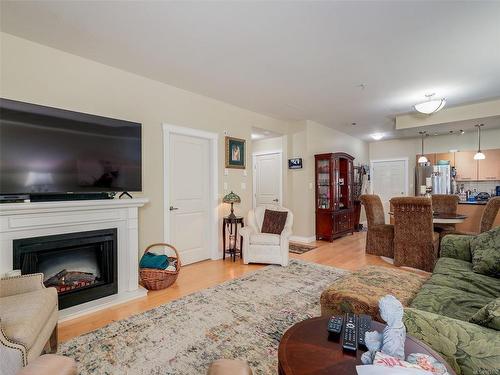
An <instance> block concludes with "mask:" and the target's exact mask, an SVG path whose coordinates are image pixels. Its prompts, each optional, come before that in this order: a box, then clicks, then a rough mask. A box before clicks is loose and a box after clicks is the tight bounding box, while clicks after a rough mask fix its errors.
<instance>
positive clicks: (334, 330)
mask: <svg viewBox="0 0 500 375" xmlns="http://www.w3.org/2000/svg"><path fill="white" fill-rule="evenodd" d="M343 321H344V319H342V317H341V316H332V317H331V318H330V320H329V321H328V332H330V333H331V334H332V335H334V336H340V333H341V332H342V323H343Z"/></svg>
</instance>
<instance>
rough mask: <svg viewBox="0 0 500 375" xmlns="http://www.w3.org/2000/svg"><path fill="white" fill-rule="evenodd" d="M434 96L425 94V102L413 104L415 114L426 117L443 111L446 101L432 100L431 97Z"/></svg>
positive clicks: (443, 99)
mask: <svg viewBox="0 0 500 375" xmlns="http://www.w3.org/2000/svg"><path fill="white" fill-rule="evenodd" d="M434 95H436V94H434V93H433V94H427V95H425V97H426V98H427V101H425V102H422V103H418V104H415V105H414V106H413V107H414V108H415V110H416V111H417V112H420V113H424V114H426V115H430V114H433V113H436V112H437V111H440V110H441V109H443V107H444V106H445V104H446V99H445V98H441V99H432V97H433V96H434Z"/></svg>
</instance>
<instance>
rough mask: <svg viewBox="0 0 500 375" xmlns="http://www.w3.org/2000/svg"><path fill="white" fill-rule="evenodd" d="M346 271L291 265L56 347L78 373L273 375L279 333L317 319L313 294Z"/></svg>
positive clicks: (316, 299) (271, 268) (263, 271)
mask: <svg viewBox="0 0 500 375" xmlns="http://www.w3.org/2000/svg"><path fill="white" fill-rule="evenodd" d="M345 273H346V271H342V270H339V269H336V268H332V267H327V266H322V265H318V264H314V263H307V262H303V261H298V260H291V261H290V265H289V266H288V267H279V266H268V267H265V268H263V269H261V270H258V271H256V272H252V273H250V274H247V275H245V276H243V277H241V278H239V279H236V280H232V281H228V282H226V283H224V284H220V285H218V286H216V287H213V288H209V289H205V290H203V291H201V292H197V293H194V294H191V295H188V296H186V297H183V298H180V299H178V300H175V301H173V302H171V303H168V304H165V305H162V306H160V307H157V308H155V309H153V310H150V311H147V312H145V313H142V314H139V315H135V316H132V317H130V318H129V319H125V320H121V321H117V322H114V323H111V324H110V325H108V326H106V327H103V328H101V329H98V330H96V331H94V332H91V333H88V334H86V335H83V336H79V337H76V338H74V339H73V340H70V341H68V342H66V343H63V344H62V345H60V348H59V354H63V355H66V356H69V357H73V358H74V359H75V360H76V361H77V362H78V369H79V374H80V375H86V374H120V375H122V374H128V375H135V374H148V375H150V374H158V375H159V374H162V375H166V374H169V375H174V374H175V375H180V374H186V375H195V374H205V373H206V371H207V368H208V366H209V365H210V363H211V362H213V361H214V360H215V359H219V358H241V359H245V360H247V361H248V362H249V364H250V366H251V367H252V369H253V371H254V374H255V375H269V374H276V373H277V365H278V359H277V351H278V344H279V341H280V338H281V336H282V334H283V333H284V332H285V331H286V330H287V328H288V327H290V326H292V325H293V324H295V323H296V322H299V321H301V320H304V319H306V318H309V317H312V316H318V315H319V313H320V307H319V297H320V295H321V292H322V291H323V290H324V289H325V288H326V287H327V286H329V285H330V284H331V283H333V282H334V281H335V280H336V279H338V278H340V277H342V275H344V274H345Z"/></svg>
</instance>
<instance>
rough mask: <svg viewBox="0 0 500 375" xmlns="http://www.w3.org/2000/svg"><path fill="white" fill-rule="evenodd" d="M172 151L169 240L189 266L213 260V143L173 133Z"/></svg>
mask: <svg viewBox="0 0 500 375" xmlns="http://www.w3.org/2000/svg"><path fill="white" fill-rule="evenodd" d="M169 150H170V151H169V152H170V155H169V156H170V161H169V166H170V168H169V171H170V172H169V174H168V176H169V181H167V182H166V183H168V184H170V185H169V186H170V189H169V191H170V194H169V195H170V197H169V199H170V208H167V209H169V212H170V220H169V222H170V225H169V227H170V228H169V230H170V237H169V238H170V242H171V243H172V244H173V245H174V246H175V247H176V248H177V250H178V251H179V255H180V258H181V262H182V264H183V265H185V264H190V263H194V262H199V261H200V260H205V259H208V258H209V257H210V249H209V202H210V199H209V198H210V176H209V166H210V164H209V163H210V146H209V140H208V139H203V138H197V137H191V136H186V135H179V134H172V135H171V136H170V147H169Z"/></svg>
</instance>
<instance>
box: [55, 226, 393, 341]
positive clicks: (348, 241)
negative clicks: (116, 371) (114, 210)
mask: <svg viewBox="0 0 500 375" xmlns="http://www.w3.org/2000/svg"><path fill="white" fill-rule="evenodd" d="M365 239H366V232H359V233H355V234H354V235H352V236H346V237H342V238H340V239H337V240H335V241H334V242H331V243H330V242H322V241H317V242H316V245H317V246H318V247H317V248H316V249H314V250H311V251H309V252H307V253H304V254H300V255H298V254H290V257H291V258H297V259H302V260H305V261H310V262H314V263H319V264H324V265H328V266H333V267H338V268H342V269H347V270H357V269H359V268H362V267H364V266H367V265H379V266H384V267H394V266H392V265H391V264H389V263H387V262H385V261H383V260H382V259H381V258H380V257H377V256H373V255H366V254H365ZM262 267H265V265H258V264H248V265H245V264H243V262H242V261H241V260H237V261H236V262H232V261H231V260H230V259H226V260H225V261H223V260H207V261H204V262H199V263H195V264H191V265H188V266H186V267H183V268H182V270H181V273H180V274H179V278H178V279H177V281H176V283H175V284H174V285H172V286H171V287H170V288H167V289H164V290H159V291H150V292H149V293H148V295H147V297H144V298H141V299H137V300H134V301H131V302H128V303H124V304H121V305H116V306H113V307H110V308H107V309H104V310H101V311H98V312H95V313H93V314H89V315H85V316H83V317H80V318H75V319H72V320H68V321H65V322H63V323H60V324H59V340H60V341H67V340H69V339H71V338H73V337H75V336H79V335H81V334H83V333H86V332H90V331H93V330H95V329H97V328H100V327H103V326H105V325H107V324H109V323H111V322H113V321H116V320H120V319H125V318H127V317H128V316H131V315H133V314H138V313H141V312H143V311H147V310H150V309H152V308H154V307H157V306H159V305H162V304H164V303H167V302H169V301H172V300H175V299H177V298H180V297H183V296H185V295H188V294H190V293H193V292H196V291H199V290H202V289H205V288H209V287H212V286H214V285H217V284H220V283H223V282H224V281H227V280H232V279H235V278H238V277H240V276H242V275H244V274H245V273H247V272H251V271H255V270H258V269H260V268H262Z"/></svg>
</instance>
